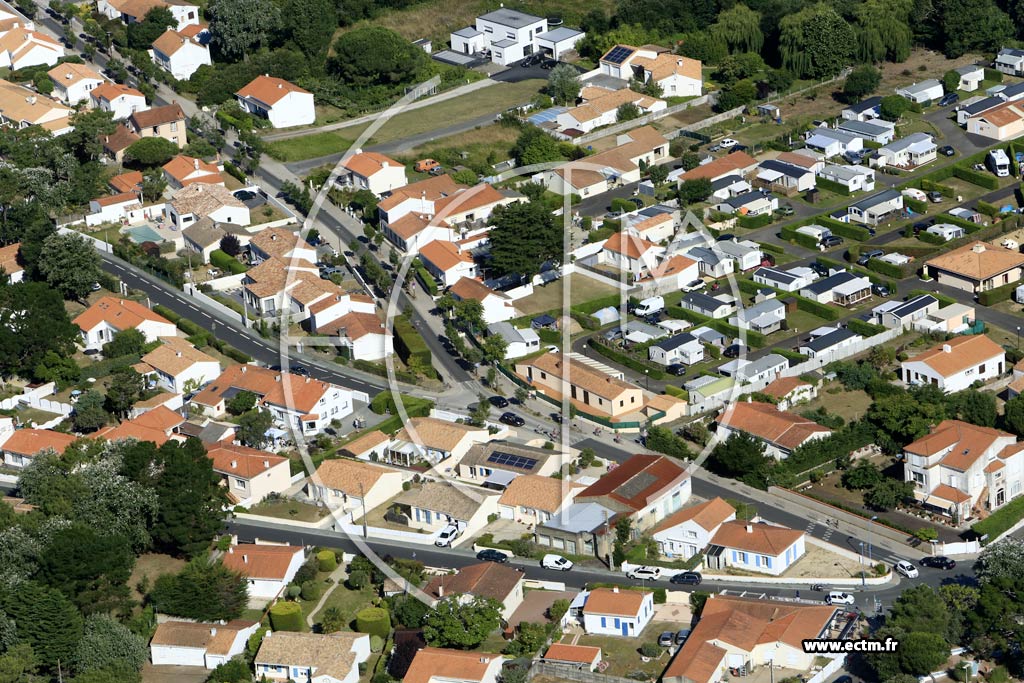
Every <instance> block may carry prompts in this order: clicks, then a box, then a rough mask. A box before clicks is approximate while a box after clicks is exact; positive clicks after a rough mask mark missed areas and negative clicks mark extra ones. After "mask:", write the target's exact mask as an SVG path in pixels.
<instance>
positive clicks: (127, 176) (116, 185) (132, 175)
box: [108, 126, 142, 192]
mask: <svg viewBox="0 0 1024 683" xmlns="http://www.w3.org/2000/svg"><path fill="white" fill-rule="evenodd" d="M121 127H122V128H123V126H121ZM125 130H128V129H127V128H125ZM108 184H109V185H110V187H112V188H113V189H114V190H116V191H118V192H137V191H139V190H140V189H142V171H128V172H127V173H121V174H120V175H116V176H114V177H113V178H111V179H110V180H109V181H108Z"/></svg>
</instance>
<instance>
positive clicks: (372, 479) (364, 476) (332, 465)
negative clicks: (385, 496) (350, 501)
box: [312, 458, 395, 497]
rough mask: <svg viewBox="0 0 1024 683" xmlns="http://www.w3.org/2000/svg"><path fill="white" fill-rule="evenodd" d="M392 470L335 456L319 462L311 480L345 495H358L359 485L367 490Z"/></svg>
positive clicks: (392, 471)
mask: <svg viewBox="0 0 1024 683" xmlns="http://www.w3.org/2000/svg"><path fill="white" fill-rule="evenodd" d="M394 472H395V470H390V469H387V468H386V467H380V466H379V465H371V464H369V463H365V462H362V461H359V460H348V459H347V458H335V459H331V460H324V461H323V462H322V463H320V467H318V468H316V474H314V475H313V477H312V481H313V482H314V483H316V484H322V485H323V486H326V487H327V488H329V489H333V490H335V491H341V492H342V493H344V494H346V495H349V496H356V497H359V496H360V487H362V490H363V491H369V490H370V489H372V488H373V487H374V486H375V485H376V484H377V482H378V481H380V478H381V477H382V476H384V475H385V474H389V473H394Z"/></svg>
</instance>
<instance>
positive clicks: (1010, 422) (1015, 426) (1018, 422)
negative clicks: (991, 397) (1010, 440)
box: [1003, 395, 1024, 436]
mask: <svg viewBox="0 0 1024 683" xmlns="http://www.w3.org/2000/svg"><path fill="white" fill-rule="evenodd" d="M1003 422H1004V423H1005V425H1006V428H1007V429H1009V430H1010V431H1011V432H1013V433H1014V434H1016V435H1017V436H1024V396H1020V395H1017V396H1014V397H1013V398H1011V399H1010V400H1009V401H1007V402H1006V404H1005V405H1004V406H1003Z"/></svg>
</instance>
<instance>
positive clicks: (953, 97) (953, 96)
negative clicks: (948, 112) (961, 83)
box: [939, 92, 960, 107]
mask: <svg viewBox="0 0 1024 683" xmlns="http://www.w3.org/2000/svg"><path fill="white" fill-rule="evenodd" d="M959 101H960V95H959V94H957V93H955V92H951V93H946V94H945V95H944V96H943V98H942V99H941V100H939V106H940V107H948V106H949V105H951V104H956V103H957V102H959Z"/></svg>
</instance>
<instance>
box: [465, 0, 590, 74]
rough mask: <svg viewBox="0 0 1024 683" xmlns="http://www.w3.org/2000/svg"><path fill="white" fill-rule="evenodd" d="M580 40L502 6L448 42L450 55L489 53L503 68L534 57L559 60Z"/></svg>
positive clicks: (580, 36) (571, 32)
mask: <svg viewBox="0 0 1024 683" xmlns="http://www.w3.org/2000/svg"><path fill="white" fill-rule="evenodd" d="M584 36H585V34H584V33H583V32H582V31H577V30H576V29H571V28H567V27H556V28H555V29H554V30H551V31H549V30H548V21H547V19H544V18H541V17H535V16H533V15H532V14H526V13H525V12H519V11H517V10H513V9H508V8H506V7H504V6H502V7H500V8H499V9H496V10H494V11H492V12H487V13H486V14H482V15H480V16H479V17H477V18H476V24H475V25H474V26H466V27H465V28H460V29H459V30H457V31H453V32H452V33H451V39H450V42H451V47H452V51H453V52H458V53H459V54H463V55H487V54H488V53H490V54H489V56H490V59H491V61H492V62H494V63H495V64H501V65H504V66H507V65H509V64H513V63H515V62H518V61H519V60H521V59H522V58H523V57H525V56H526V55H530V54H534V53H541V54H544V55H546V56H548V57H551V58H553V59H560V58H561V57H562V55H563V54H564V53H566V52H568V51H570V50H573V49H575V47H576V43H578V42H579V41H580V40H582V39H583V38H584Z"/></svg>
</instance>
